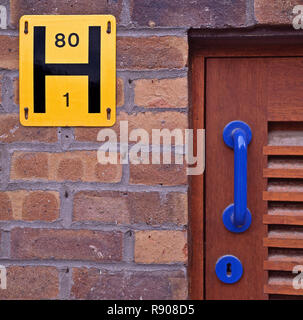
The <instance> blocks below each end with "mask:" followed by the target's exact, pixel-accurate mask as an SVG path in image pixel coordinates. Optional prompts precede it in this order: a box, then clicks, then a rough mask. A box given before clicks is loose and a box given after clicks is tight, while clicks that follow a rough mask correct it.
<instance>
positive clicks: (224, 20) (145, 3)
mask: <svg viewBox="0 0 303 320" xmlns="http://www.w3.org/2000/svg"><path fill="white" fill-rule="evenodd" d="M131 19H132V21H133V23H135V25H139V26H144V27H147V26H153V27H154V26H155V27H159V26H161V27H192V28H201V27H204V28H206V27H207V28H226V27H241V26H245V25H246V1H245V0H233V1H231V2H229V1H213V0H196V1H184V0H174V1H171V0H162V1H154V0H131Z"/></svg>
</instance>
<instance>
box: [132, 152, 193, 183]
mask: <svg viewBox="0 0 303 320" xmlns="http://www.w3.org/2000/svg"><path fill="white" fill-rule="evenodd" d="M129 182H130V183H131V184H144V185H164V186H174V185H184V184H187V183H188V180H187V175H186V166H185V164H183V165H182V164H175V163H174V160H173V157H172V164H130V178H129Z"/></svg>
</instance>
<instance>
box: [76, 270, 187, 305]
mask: <svg viewBox="0 0 303 320" xmlns="http://www.w3.org/2000/svg"><path fill="white" fill-rule="evenodd" d="M71 294H72V297H73V298H75V299H85V300H167V299H168V300H169V299H172V300H184V299H187V280H186V277H185V275H184V272H182V271H120V272H112V271H111V272H109V271H106V270H98V269H95V268H91V269H88V268H79V269H78V268H74V269H73V286H72V289H71Z"/></svg>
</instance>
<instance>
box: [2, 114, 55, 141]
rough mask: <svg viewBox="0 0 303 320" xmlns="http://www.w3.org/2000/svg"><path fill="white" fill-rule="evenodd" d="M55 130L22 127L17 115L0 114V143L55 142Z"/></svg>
mask: <svg viewBox="0 0 303 320" xmlns="http://www.w3.org/2000/svg"><path fill="white" fill-rule="evenodd" d="M57 140H58V137H57V130H56V128H40V127H23V126H22V125H21V124H20V121H19V115H18V114H0V142H6V143H11V142H19V141H20V142H36V141H38V142H56V141H57Z"/></svg>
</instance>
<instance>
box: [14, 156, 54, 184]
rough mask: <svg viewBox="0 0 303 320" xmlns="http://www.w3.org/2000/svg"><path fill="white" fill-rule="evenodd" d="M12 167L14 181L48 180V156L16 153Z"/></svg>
mask: <svg viewBox="0 0 303 320" xmlns="http://www.w3.org/2000/svg"><path fill="white" fill-rule="evenodd" d="M11 166H12V167H11V178H12V179H15V180H16V179H17V180H18V179H47V177H48V154H47V153H42V152H39V153H38V152H37V153H32V152H14V154H13V156H12V164H11Z"/></svg>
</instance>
